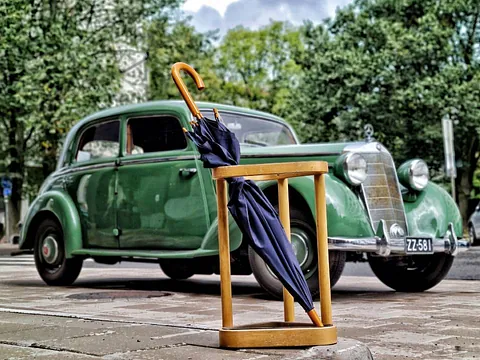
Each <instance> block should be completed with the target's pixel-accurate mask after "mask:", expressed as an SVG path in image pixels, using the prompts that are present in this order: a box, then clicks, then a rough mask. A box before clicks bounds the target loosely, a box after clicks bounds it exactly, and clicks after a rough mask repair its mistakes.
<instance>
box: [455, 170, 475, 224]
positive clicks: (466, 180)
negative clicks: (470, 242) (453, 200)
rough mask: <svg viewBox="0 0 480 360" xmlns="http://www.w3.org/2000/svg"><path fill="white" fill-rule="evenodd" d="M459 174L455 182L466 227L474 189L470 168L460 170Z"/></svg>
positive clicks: (458, 201)
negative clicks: (471, 194) (469, 204)
mask: <svg viewBox="0 0 480 360" xmlns="http://www.w3.org/2000/svg"><path fill="white" fill-rule="evenodd" d="M458 175H459V176H458V177H457V179H456V184H455V185H456V186H457V203H458V208H459V209H460V214H461V215H462V219H463V228H464V229H466V228H467V220H468V216H469V214H468V209H469V207H468V201H469V199H470V193H471V191H472V177H471V176H470V171H468V169H464V170H462V171H460V172H459V174H458Z"/></svg>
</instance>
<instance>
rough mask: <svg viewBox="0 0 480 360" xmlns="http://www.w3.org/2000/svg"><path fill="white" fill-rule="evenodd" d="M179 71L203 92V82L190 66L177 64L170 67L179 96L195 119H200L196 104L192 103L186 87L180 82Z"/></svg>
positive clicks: (181, 63)
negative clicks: (183, 72) (187, 76)
mask: <svg viewBox="0 0 480 360" xmlns="http://www.w3.org/2000/svg"><path fill="white" fill-rule="evenodd" d="M180 70H183V71H185V72H186V73H187V74H188V75H190V76H191V77H192V79H193V80H194V81H195V84H196V85H197V88H198V90H203V89H204V88H205V84H204V83H203V80H202V78H201V77H200V75H198V73H197V72H196V71H195V69H194V68H192V67H191V66H190V65H188V64H185V63H183V62H177V63H175V64H173V66H172V78H173V81H174V82H175V85H177V88H178V90H179V91H180V94H182V97H183V100H185V102H186V103H187V106H188V108H189V109H190V111H191V113H192V114H193V116H195V117H196V118H197V119H200V118H201V117H202V114H201V113H200V110H198V106H197V104H195V101H193V98H192V95H190V92H189V91H188V89H187V86H186V85H185V83H184V82H183V80H182V77H181V76H180Z"/></svg>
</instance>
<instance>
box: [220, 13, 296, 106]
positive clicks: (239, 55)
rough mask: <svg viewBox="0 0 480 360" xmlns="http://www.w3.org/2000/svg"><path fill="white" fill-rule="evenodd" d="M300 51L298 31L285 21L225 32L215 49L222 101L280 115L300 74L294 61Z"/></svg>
mask: <svg viewBox="0 0 480 360" xmlns="http://www.w3.org/2000/svg"><path fill="white" fill-rule="evenodd" d="M302 51H303V43H302V40H301V33H300V31H299V30H298V29H297V28H294V27H292V26H291V25H290V24H288V23H286V22H272V23H271V24H270V25H268V26H265V27H262V28H260V29H258V30H249V29H245V28H243V27H237V28H234V29H231V30H229V31H228V32H227V34H226V35H225V37H224V38H223V39H222V42H221V44H220V46H219V48H218V54H217V63H218V65H217V67H216V68H217V72H218V74H219V77H220V78H221V79H223V80H224V86H223V89H222V92H223V93H224V100H225V101H226V102H229V103H232V104H235V105H239V106H245V107H250V108H254V109H257V110H263V111H269V112H273V113H276V114H281V113H282V112H283V111H284V108H283V105H284V99H285V98H287V97H288V95H289V94H290V90H291V89H293V88H294V87H295V83H296V81H297V78H298V76H299V74H300V67H299V66H298V65H297V64H296V63H295V60H294V59H295V57H297V56H299V55H298V54H299V53H301V52H302Z"/></svg>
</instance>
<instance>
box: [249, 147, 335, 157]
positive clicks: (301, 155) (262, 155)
mask: <svg viewBox="0 0 480 360" xmlns="http://www.w3.org/2000/svg"><path fill="white" fill-rule="evenodd" d="M293 146H295V145H293ZM341 154H342V153H339V152H331V153H315V154H312V153H296V154H251V155H240V158H241V159H259V158H277V157H315V156H338V155H341Z"/></svg>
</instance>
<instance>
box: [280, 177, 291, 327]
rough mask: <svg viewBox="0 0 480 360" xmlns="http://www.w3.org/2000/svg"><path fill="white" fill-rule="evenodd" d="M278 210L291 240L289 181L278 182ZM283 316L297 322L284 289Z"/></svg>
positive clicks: (288, 320)
mask: <svg viewBox="0 0 480 360" xmlns="http://www.w3.org/2000/svg"><path fill="white" fill-rule="evenodd" d="M278 208H279V215H280V221H281V222H282V225H283V228H284V229H285V233H286V234H287V238H288V240H289V241H291V239H290V205H289V202H288V179H279V180H278ZM283 314H284V319H285V321H287V322H291V321H295V308H294V303H293V296H292V295H290V293H289V292H288V291H287V289H285V288H283Z"/></svg>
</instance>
